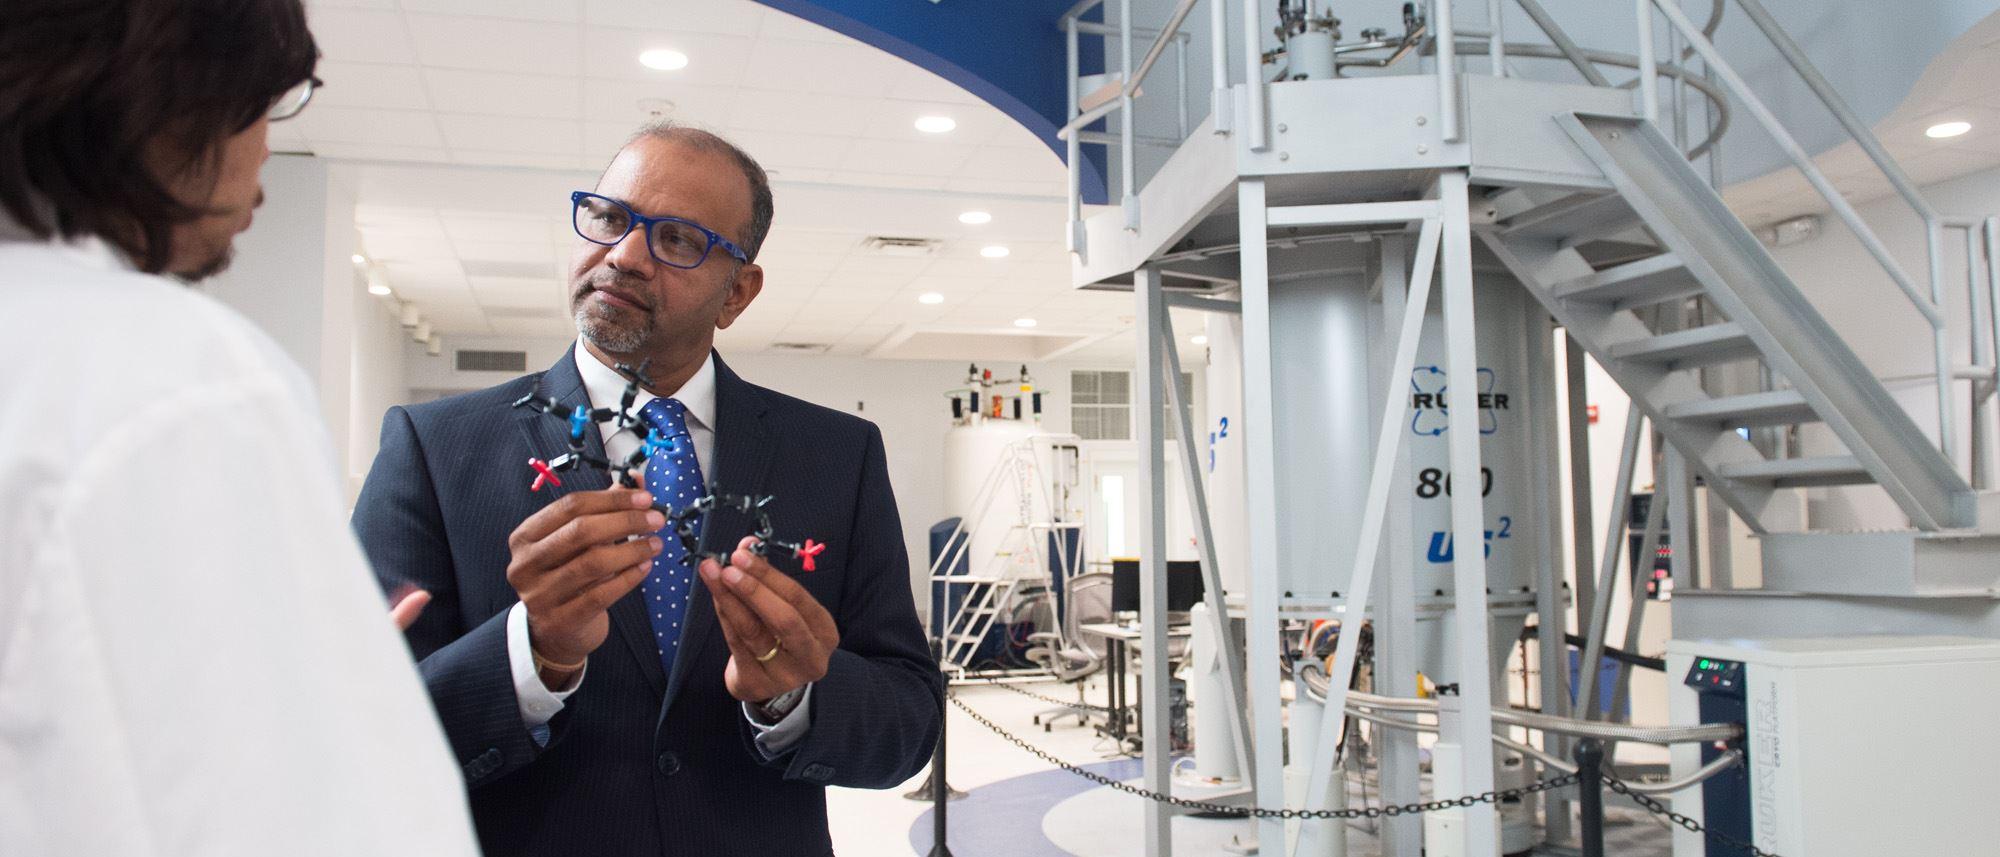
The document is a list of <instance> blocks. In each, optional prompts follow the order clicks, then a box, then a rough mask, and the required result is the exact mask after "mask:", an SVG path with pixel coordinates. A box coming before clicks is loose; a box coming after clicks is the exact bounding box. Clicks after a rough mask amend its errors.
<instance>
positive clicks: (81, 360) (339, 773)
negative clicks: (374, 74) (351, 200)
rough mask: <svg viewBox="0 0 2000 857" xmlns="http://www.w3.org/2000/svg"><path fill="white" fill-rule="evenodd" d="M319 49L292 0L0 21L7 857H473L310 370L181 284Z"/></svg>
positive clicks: (74, 11)
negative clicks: (348, 499) (350, 503)
mask: <svg viewBox="0 0 2000 857" xmlns="http://www.w3.org/2000/svg"><path fill="white" fill-rule="evenodd" d="M317 56H318V52H317V49H316V48H315V47H314V45H313V41H312V37H311V35H310V34H309V33H308V32H307V30H306V23H305V14H304V10H303V9H302V8H301V7H300V4H299V0H12V2H9V3H8V4H6V7H5V11H4V12H0V854H4V855H8V857H37V855H71V854H74V855H118V857H151V855H174V856H175V857H178V855H190V857H191V856H192V855H202V857H231V855H260V857H262V855H280V854H282V855H342V857H348V855H355V857H358V855H396V854H409V855H425V857H459V855H474V854H476V853H477V850H478V849H477V846H476V844H475V841H474V839H473V835H472V830H471V826H470V823H469V820H468V816H467V812H466V802H465V797H464V781H463V778H462V776H461V775H460V773H459V770H458V767H457V765H456V764H455V763H454V762H453V761H452V759H451V757H450V755H449V752H448V750H447V748H446V745H445V742H444V739H443V736H442V733H441V732H440V730H439V726H438V721H437V717H436V715H435V713H434V712H433V711H432V709H431V706H430V703H429V701H428V699H427V697H426V695H425V692H424V689H423V686H422V684H421V683H420V682H419V680H418V677H417V673H416V669H415V667H414V665H413V663H412V661H411V659H410V653H409V651H408V649H407V648H406V647H405V645H404V643H403V642H402V641H401V639H400V638H399V637H398V635H397V633H396V628H395V626H394V625H393V624H392V623H391V621H390V619H389V618H386V617H385V616H384V615H383V605H382V603H381V600H380V596H379V594H378V592H377V590H376V589H375V587H374V584H373V581H372V580H371V577H370V575H369V573H368V571H367V567H366V565H365V564H364V561H363V559H362V555H361V553H360V551H359V549H358V547H357V546H356V544H355V542H354V539H353V536H352V535H351V534H350V531H349V529H348V525H347V519H346V514H345V509H344V508H343V503H342V500H341V493H340V490H339V487H338V483H337V482H336V479H335V474H334V470H333V467H332V457H331V455H332V453H331V449H330V447H329V444H328V441H327V438H326V434H325V431H324V429H323V428H322V426H321V425H320V422H319V420H318V417H317V416H316V414H315V407H314V404H313V398H314V397H313V394H312V391H311V388H310V386H309V384H308V382H307V380H306V378H305V376H304V374H303V373H302V372H301V371H300V370H299V368H298V367H297V366H296V365H295V364H293V363H292V362H291V361H290V360H289V359H287V358H286V356H285V355H284V353H283V352H281V351H280V350H279V349H278V348H277V347H276V346H275V345H274V344H273V343H272V342H271V341H270V340H269V339H268V338H266V337H265V336H264V335H262V334H261V333H259V332H258V331H257V330H255V329H254V328H252V327H251V325H250V324H249V323H248V322H246V321H245V320H244V319H243V318H242V317H241V316H239V315H237V314H236V313H234V312H232V311H231V310H229V309H227V308H225V307H223V306H222V305H220V304H218V303H217V302H216V301H214V300H212V299H210V298H208V297H206V296H204V295H203V294H201V293H200V292H199V291H197V290H195V289H193V288H191V287H190V286H189V285H187V284H186V283H185V282H177V281H176V280H175V279H170V277H172V278H178V279H180V280H182V281H191V280H195V279H199V278H200V277H203V276H206V275H208V274H211V273H214V272H215V271H218V270H220V269H221V268H222V267H223V266H225V265H226V264H227V262H228V258H229V248H230V243H231V241H232V239H233V237H234V236H235V235H236V234H237V233H240V232H242V231H243V230H244V229H246V228H248V226H249V223H250V219H251V212H252V210H253V209H254V208H255V207H256V205H257V204H258V203H259V202H260V201H261V199H262V191H261V190H260V188H259V185H258V170H259V167H260V166H261V165H262V163H263V162H264V160H265V159H266V158H267V157H268V156H269V150H268V149H267V148H266V132H267V130H268V127H269V123H270V122H272V121H276V120H281V119H285V118H289V117H290V116H291V115H294V114H296V113H297V112H298V110H300V109H301V108H303V107H304V106H305V103H306V101H307V100H308V99H309V98H310V97H311V92H312V88H313V86H314V85H315V84H316V81H315V80H314V78H313V77H312V73H313V70H314V65H315V63H316V62H317ZM314 252H316V251H314ZM418 606H419V605H418V604H417V603H416V602H411V603H409V604H405V605H403V608H402V609H403V610H404V611H405V612H406V613H407V612H408V611H410V610H413V609H415V608H416V607H418ZM406 618H407V617H406Z"/></svg>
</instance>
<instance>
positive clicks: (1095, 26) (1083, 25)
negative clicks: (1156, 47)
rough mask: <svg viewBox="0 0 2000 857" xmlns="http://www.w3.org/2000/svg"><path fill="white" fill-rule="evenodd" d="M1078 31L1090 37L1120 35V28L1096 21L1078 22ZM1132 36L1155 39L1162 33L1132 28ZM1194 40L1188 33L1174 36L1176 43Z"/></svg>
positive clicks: (1149, 29)
mask: <svg viewBox="0 0 2000 857" xmlns="http://www.w3.org/2000/svg"><path fill="white" fill-rule="evenodd" d="M1076 29H1077V32H1080V33H1083V34H1084V35H1089V36H1115V35H1118V28H1117V27H1113V26H1111V25H1109V24H1100V23H1097V22H1096V21H1078V22H1076ZM1132 34H1133V35H1135V36H1140V37H1147V36H1151V37H1153V38H1158V37H1159V35H1160V31H1159V30H1155V29H1153V28H1151V27H1133V28H1132ZM1193 39H1194V37H1193V36H1190V35H1188V34H1186V33H1177V34H1175V36H1174V41H1177V42H1182V43H1185V42H1189V41H1192V40H1193Z"/></svg>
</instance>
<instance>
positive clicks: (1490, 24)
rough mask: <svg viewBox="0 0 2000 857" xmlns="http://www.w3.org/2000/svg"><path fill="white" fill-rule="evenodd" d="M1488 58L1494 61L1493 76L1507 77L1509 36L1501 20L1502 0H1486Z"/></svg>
mask: <svg viewBox="0 0 2000 857" xmlns="http://www.w3.org/2000/svg"><path fill="white" fill-rule="evenodd" d="M1486 26H1487V28H1488V29H1491V30H1492V31H1493V32H1491V33H1489V34H1487V36H1486V58H1487V59H1488V60H1491V61H1492V64H1493V76H1494V77H1506V76H1507V36H1506V34H1505V32H1504V30H1505V29H1506V28H1505V27H1504V26H1502V21H1501V19H1500V0H1486Z"/></svg>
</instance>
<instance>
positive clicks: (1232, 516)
mask: <svg viewBox="0 0 2000 857" xmlns="http://www.w3.org/2000/svg"><path fill="white" fill-rule="evenodd" d="M1205 331H1206V333H1207V335H1208V372H1207V384H1208V413H1207V415H1206V417H1207V423H1206V425H1205V427H1202V428H1200V429H1199V430H1197V431H1196V432H1195V439H1196V440H1197V441H1200V442H1202V443H1204V444H1205V446H1197V449H1198V450H1199V451H1200V452H1201V453H1202V454H1203V455H1204V456H1206V458H1205V459H1204V460H1203V461H1202V462H1201V466H1202V472H1203V473H1205V474H1207V477H1208V484H1207V488H1208V518H1209V527H1210V529H1211V531H1212V532H1213V533H1214V536H1215V563H1216V567H1217V569H1218V570H1219V571H1220V573H1221V576H1222V588H1223V590H1224V591H1227V592H1243V591H1244V580H1245V579H1246V577H1247V574H1248V567H1249V564H1250V545H1249V535H1248V533H1249V529H1250V519H1249V512H1248V510H1247V509H1246V508H1245V502H1246V501H1245V496H1244V482H1243V467H1244V459H1243V431H1242V424H1243V418H1242V415H1243V346H1242V342H1243V317H1242V316H1239V315H1234V314H1229V313H1208V314H1207V326H1206V327H1205Z"/></svg>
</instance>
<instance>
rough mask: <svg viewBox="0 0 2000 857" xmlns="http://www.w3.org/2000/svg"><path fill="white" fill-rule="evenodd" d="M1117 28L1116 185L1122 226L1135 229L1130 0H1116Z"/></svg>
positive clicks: (1136, 229) (1135, 192) (1136, 183)
mask: <svg viewBox="0 0 2000 857" xmlns="http://www.w3.org/2000/svg"><path fill="white" fill-rule="evenodd" d="M1183 2H1186V0H1183ZM1118 28H1119V33H1118V67H1119V74H1120V75H1122V77H1121V79H1122V80H1124V81H1125V88H1124V89H1123V90H1121V91H1120V92H1119V93H1118V106H1119V111H1120V113H1119V116H1118V129H1119V136H1121V137H1123V138H1124V139H1123V140H1120V141H1119V144H1118V159H1119V164H1118V185H1119V192H1120V194H1121V196H1122V197H1123V199H1121V200H1120V203H1121V205H1122V206H1123V207H1124V209H1125V229H1126V231H1128V232H1137V231H1139V224H1137V223H1135V222H1134V221H1135V220H1136V219H1137V217H1136V215H1137V214H1138V212H1137V210H1136V209H1135V206H1134V205H1133V202H1134V201H1135V200H1136V199H1137V198H1138V194H1139V186H1138V181H1139V180H1138V174H1139V167H1138V164H1137V163H1136V161H1137V159H1136V158H1134V157H1133V152H1134V149H1133V146H1132V135H1133V133H1134V132H1133V129H1132V96H1133V93H1136V92H1138V91H1139V90H1138V88H1137V87H1135V86H1133V85H1132V83H1133V81H1132V0H1118ZM1155 44H1164V43H1162V42H1156V43H1155Z"/></svg>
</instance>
